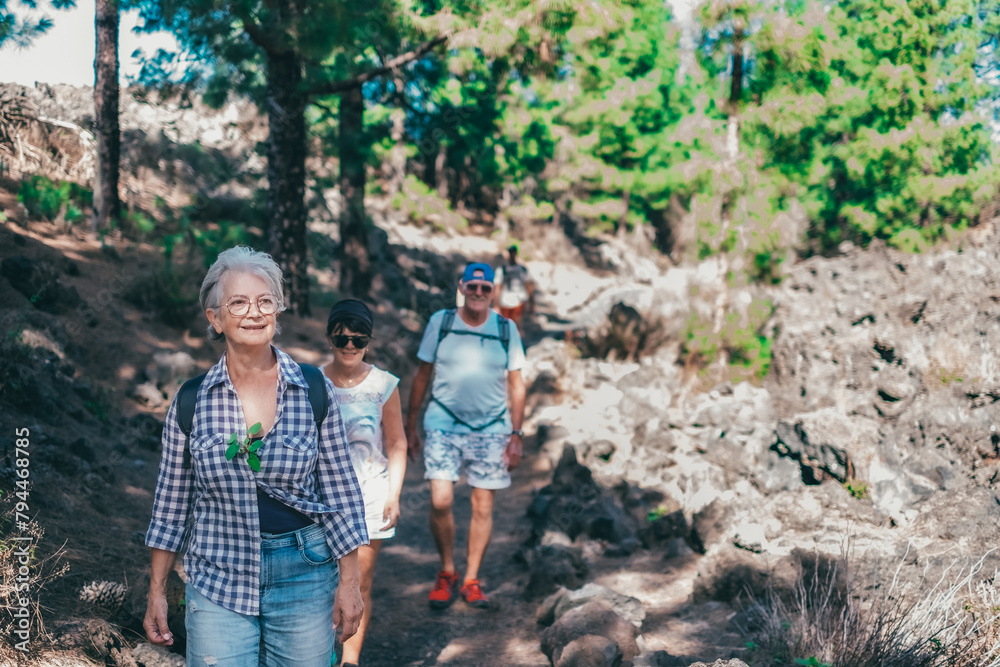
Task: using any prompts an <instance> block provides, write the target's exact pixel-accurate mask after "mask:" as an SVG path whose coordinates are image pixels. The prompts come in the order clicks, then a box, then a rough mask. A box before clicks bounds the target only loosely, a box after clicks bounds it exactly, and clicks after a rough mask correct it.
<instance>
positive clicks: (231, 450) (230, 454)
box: [226, 442, 240, 461]
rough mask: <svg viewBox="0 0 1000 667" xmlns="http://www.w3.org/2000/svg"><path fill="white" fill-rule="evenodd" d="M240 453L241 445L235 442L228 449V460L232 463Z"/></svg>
mask: <svg viewBox="0 0 1000 667" xmlns="http://www.w3.org/2000/svg"><path fill="white" fill-rule="evenodd" d="M239 451H240V443H238V442H234V443H233V444H231V445H229V447H228V448H227V449H226V460H227V461H232V460H233V457H234V456H236V454H237V453H238V452H239Z"/></svg>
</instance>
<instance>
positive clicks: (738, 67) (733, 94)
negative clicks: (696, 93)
mask: <svg viewBox="0 0 1000 667" xmlns="http://www.w3.org/2000/svg"><path fill="white" fill-rule="evenodd" d="M744 32H745V29H744V25H743V20H742V19H741V18H738V17H737V18H736V19H735V21H734V23H733V78H732V81H731V82H730V85H729V118H728V122H727V127H726V152H727V153H728V157H729V159H730V160H735V159H736V156H737V154H738V153H739V150H740V99H741V98H742V97H743V36H744Z"/></svg>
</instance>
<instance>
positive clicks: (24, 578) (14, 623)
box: [0, 493, 69, 665]
mask: <svg viewBox="0 0 1000 667" xmlns="http://www.w3.org/2000/svg"><path fill="white" fill-rule="evenodd" d="M15 501H16V497H15V496H13V495H11V494H9V493H4V494H3V496H2V497H0V609H2V610H3V614H2V616H0V665H19V664H37V662H38V660H39V656H40V653H39V652H40V651H42V650H43V647H44V646H45V645H46V644H47V643H48V642H47V635H46V631H45V625H44V623H43V621H42V608H41V605H40V603H39V595H40V593H41V592H42V591H43V590H44V588H45V586H46V585H47V584H48V583H49V582H51V581H53V580H54V579H57V578H59V577H61V576H63V575H64V574H66V572H67V570H68V569H69V566H68V565H66V564H65V563H63V562H62V557H63V554H64V550H63V549H62V548H61V547H60V548H59V549H57V550H56V551H55V552H54V553H52V554H50V555H47V556H42V555H41V554H40V553H39V546H38V545H39V541H40V540H41V539H42V536H43V534H44V532H43V530H42V528H41V526H39V525H38V523H37V522H36V521H28V522H27V525H26V526H21V527H20V528H19V529H18V530H16V531H15V530H14V527H15V525H16V523H15V512H14V507H15ZM18 538H26V539H18ZM25 561H27V563H26V564H25ZM25 603H26V604H25ZM22 609H26V610H27V614H26V616H25V615H24V612H23V611H21V610H22ZM15 631H21V632H22V633H24V634H21V635H20V636H19V635H18V634H17V633H16V632H15ZM24 637H27V641H26V643H24V644H21V642H22V641H23V640H24ZM19 644H20V647H19ZM24 649H26V650H24Z"/></svg>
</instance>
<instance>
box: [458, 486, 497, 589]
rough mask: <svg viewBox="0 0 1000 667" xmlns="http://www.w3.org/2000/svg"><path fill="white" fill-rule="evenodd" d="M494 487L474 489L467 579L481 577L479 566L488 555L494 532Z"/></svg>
mask: <svg viewBox="0 0 1000 667" xmlns="http://www.w3.org/2000/svg"><path fill="white" fill-rule="evenodd" d="M495 495H496V491H494V490H492V489H472V520H471V521H469V551H468V557H467V561H468V562H467V564H466V570H465V580H466V581H471V580H472V579H478V578H479V566H480V565H481V564H482V562H483V556H484V555H486V547H488V546H489V544H490V537H491V535H492V534H493V499H494V496H495Z"/></svg>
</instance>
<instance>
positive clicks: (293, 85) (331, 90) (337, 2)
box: [138, 0, 454, 315]
mask: <svg viewBox="0 0 1000 667" xmlns="http://www.w3.org/2000/svg"><path fill="white" fill-rule="evenodd" d="M138 5H139V7H140V12H141V15H142V17H143V18H144V19H145V24H144V25H145V29H147V30H159V29H168V30H170V31H171V32H173V33H174V34H175V35H176V36H177V38H178V40H179V42H180V43H181V45H182V46H183V47H184V48H185V49H186V50H187V51H188V52H189V55H191V56H193V57H194V58H195V59H197V60H199V61H200V62H204V63H207V64H208V67H207V68H204V69H200V70H199V69H197V68H189V69H188V70H186V71H184V72H183V73H182V74H181V75H180V78H179V81H178V83H181V84H184V85H187V86H192V87H198V86H201V87H203V88H204V89H205V91H206V95H205V99H206V101H207V102H210V103H213V102H214V103H217V104H221V103H222V102H223V101H224V100H225V99H226V97H227V95H229V94H230V93H232V92H239V93H244V94H249V95H250V96H252V97H253V98H254V99H256V100H258V103H259V104H260V105H261V106H262V108H263V109H264V110H265V111H266V113H267V115H268V123H269V125H268V127H269V133H268V142H267V154H268V167H267V175H268V186H269V187H268V205H267V219H268V233H267V236H268V248H269V250H270V252H271V254H272V255H273V256H274V258H275V260H276V261H277V262H278V264H279V265H280V266H281V267H282V269H283V271H284V275H285V288H286V293H287V297H288V302H289V306H290V308H291V310H292V311H293V312H295V313H297V314H300V315H308V314H309V291H308V288H309V277H308V271H307V251H306V207H305V200H304V197H305V182H306V168H305V158H306V152H307V148H306V140H307V127H306V119H305V112H306V107H307V105H308V104H309V102H310V100H313V99H316V98H318V97H322V96H328V95H337V94H340V93H342V92H345V91H348V90H350V89H352V88H355V87H357V86H360V85H362V84H364V83H365V82H367V81H370V80H373V79H375V78H377V77H379V76H382V75H384V74H388V73H391V72H393V71H396V70H397V69H398V68H399V67H402V66H403V65H405V64H406V63H408V62H410V61H412V60H414V59H418V58H420V57H423V56H424V55H425V54H427V53H428V52H429V51H431V50H432V49H434V48H435V47H437V46H439V45H440V44H442V43H444V42H445V41H446V39H447V36H448V35H449V34H450V33H451V32H452V31H453V29H454V26H453V22H451V21H450V20H449V19H448V17H447V16H442V17H440V20H433V17H431V19H427V20H426V21H425V23H424V24H423V25H426V26H427V27H428V29H434V30H436V31H437V32H436V33H435V34H430V35H428V38H427V39H426V40H424V41H423V42H420V43H407V44H406V45H405V46H404V47H403V48H404V49H405V50H402V51H401V52H400V53H396V54H393V55H392V57H387V58H385V59H384V63H383V64H381V65H378V66H373V67H371V68H370V69H367V70H365V71H363V72H361V73H359V74H355V75H353V76H350V77H349V78H347V79H338V78H337V76H336V75H337V73H338V72H339V71H341V69H340V68H338V67H337V66H336V59H337V56H338V55H339V54H341V53H342V52H344V51H348V52H352V53H353V52H356V51H357V47H356V46H355V42H354V41H352V40H354V39H357V38H358V37H360V36H361V35H365V34H367V35H371V34H378V32H379V31H380V30H383V29H387V28H386V26H391V25H393V24H394V23H395V22H398V21H402V20H403V19H402V17H403V16H404V15H405V14H406V13H407V12H408V8H407V5H406V4H405V3H400V4H396V3H395V2H393V1H392V0H381V1H376V2H373V3H354V2H349V1H347V0H319V1H308V2H307V1H306V0H290V1H287V2H278V1H277V0H266V1H265V2H263V3H262V4H261V3H257V2H251V1H250V0H142V1H141V2H139V3H138ZM418 23H419V22H418ZM389 29H391V28H389ZM176 60H177V55H176V54H159V55H158V56H157V57H156V58H154V59H151V60H150V61H149V62H148V63H147V67H144V75H145V76H144V78H145V79H146V81H147V82H148V83H164V82H165V80H166V79H168V77H169V67H168V66H169V65H170V63H171V62H175V61H176ZM261 73H263V76H261Z"/></svg>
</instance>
